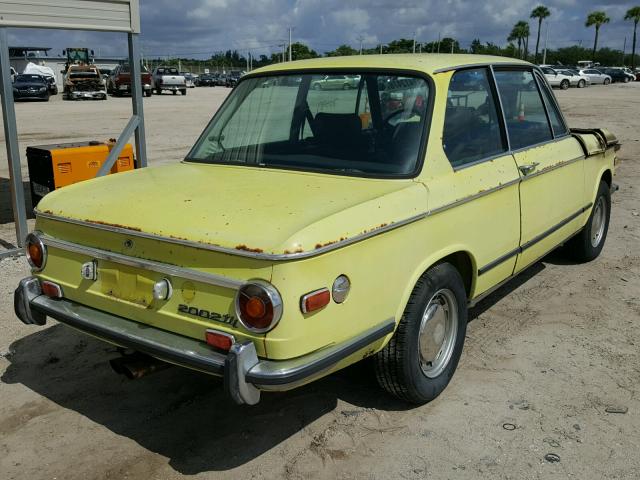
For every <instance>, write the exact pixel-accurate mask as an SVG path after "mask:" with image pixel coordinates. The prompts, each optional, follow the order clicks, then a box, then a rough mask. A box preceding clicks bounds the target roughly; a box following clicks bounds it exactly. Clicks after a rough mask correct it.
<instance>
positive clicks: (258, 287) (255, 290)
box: [236, 280, 282, 333]
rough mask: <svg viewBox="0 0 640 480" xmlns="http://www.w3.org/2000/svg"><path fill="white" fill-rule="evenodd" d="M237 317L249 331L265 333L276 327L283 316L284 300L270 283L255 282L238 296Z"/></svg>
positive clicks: (248, 284)
mask: <svg viewBox="0 0 640 480" xmlns="http://www.w3.org/2000/svg"><path fill="white" fill-rule="evenodd" d="M236 315H237V316H238V320H240V322H241V323H242V325H244V327H245V328H246V329H247V330H250V331H252V332H255V333H264V332H268V331H269V330H271V329H272V328H273V327H275V326H276V325H277V323H278V321H280V317H281V316H282V298H281V297H280V294H279V293H278V291H277V290H276V289H275V287H274V286H273V285H271V284H270V283H267V282H264V281H261V280H254V281H251V282H250V283H247V284H245V285H243V286H242V287H241V288H240V290H238V293H237V295H236Z"/></svg>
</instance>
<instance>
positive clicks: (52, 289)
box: [40, 280, 62, 298]
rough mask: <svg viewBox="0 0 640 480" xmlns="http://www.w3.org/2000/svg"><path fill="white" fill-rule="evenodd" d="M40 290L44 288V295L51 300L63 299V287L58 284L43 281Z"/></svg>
mask: <svg viewBox="0 0 640 480" xmlns="http://www.w3.org/2000/svg"><path fill="white" fill-rule="evenodd" d="M40 288H42V293H44V294H45V295H46V296H47V297H49V298H62V287H61V286H60V285H58V284H57V283H53V282H50V281H48V280H43V281H42V282H40Z"/></svg>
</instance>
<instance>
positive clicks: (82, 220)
mask: <svg viewBox="0 0 640 480" xmlns="http://www.w3.org/2000/svg"><path fill="white" fill-rule="evenodd" d="M336 71H340V72H342V73H341V75H342V76H344V77H345V78H348V76H349V75H354V76H356V75H359V76H361V81H360V82H359V83H358V88H353V89H351V90H350V91H348V92H342V91H341V92H338V91H329V90H328V91H326V92H324V94H323V95H318V94H317V92H316V91H314V90H312V89H310V87H311V86H312V85H315V84H316V82H318V81H320V80H322V79H326V78H327V77H328V76H334V75H336V73H335V72H336ZM291 74H295V75H296V76H299V77H301V79H302V80H301V82H300V83H299V84H298V86H297V87H292V88H280V89H279V90H278V95H277V97H276V96H274V90H273V89H270V88H262V85H263V83H264V82H265V81H266V80H268V79H274V80H275V81H274V82H273V83H274V84H275V85H279V84H280V83H281V79H282V78H283V77H285V76H288V75H291ZM343 82H344V80H343ZM378 85H387V86H388V88H387V89H385V90H384V92H383V93H384V94H385V95H386V97H385V98H384V99H383V96H381V95H380V91H379V88H378ZM498 94H499V97H498ZM276 100H277V101H276ZM387 100H389V102H388V103H386V101H387ZM391 100H392V102H391ZM383 103H384V104H383ZM283 105H288V106H289V107H290V108H289V107H288V108H286V109H285V108H283ZM618 147H619V145H618V142H617V140H616V138H615V136H614V135H612V134H611V133H609V132H607V131H606V130H603V129H583V130H575V129H574V130H570V129H569V128H568V126H567V123H566V121H565V119H564V117H563V115H562V113H561V111H560V108H559V106H558V104H557V102H556V99H555V97H554V95H553V92H552V91H551V88H550V87H549V85H548V83H547V82H546V80H545V79H544V75H543V73H542V72H541V71H540V70H539V69H538V68H537V67H535V66H533V65H531V64H530V63H527V62H524V61H518V60H514V59H509V58H500V57H487V56H481V55H456V56H444V55H432V56H428V55H422V56H418V55H397V56H394V55H384V56H382V55H380V56H373V55H372V56H368V57H336V58H323V59H314V60H310V61H299V62H295V63H287V64H284V66H283V65H282V64H276V65H271V66H268V67H265V68H261V69H258V70H256V71H254V72H251V73H249V74H247V75H246V76H244V77H243V78H242V79H241V80H240V82H239V84H238V86H237V87H236V88H235V89H234V90H233V92H232V93H231V94H230V96H229V99H228V101H226V102H224V104H223V105H222V106H221V108H220V110H218V112H217V113H216V114H215V116H214V118H213V120H212V121H211V122H210V123H209V124H208V125H207V126H206V127H205V129H204V131H203V133H202V135H201V136H200V138H199V139H198V140H197V141H196V143H195V145H194V147H193V148H192V150H191V151H190V152H189V154H188V155H187V157H186V158H185V159H184V161H182V162H173V163H171V164H168V165H164V166H159V167H151V168H143V169H139V170H134V171H132V172H127V173H121V174H117V175H108V176H104V177H99V178H97V179H93V180H88V181H85V182H81V183H77V184H75V185H72V186H69V187H65V188H64V189H59V190H55V191H53V192H52V193H50V194H48V195H47V196H45V197H44V198H43V199H42V200H41V201H40V203H39V205H38V207H37V210H36V223H35V228H36V230H35V231H34V232H32V233H31V234H29V236H28V237H27V239H26V244H27V246H26V254H27V260H28V261H29V262H30V265H31V268H32V272H33V273H32V274H31V275H30V276H29V277H27V278H25V279H23V280H22V281H21V282H20V284H19V286H18V288H17V290H16V292H15V298H14V305H15V310H16V314H17V316H18V317H19V318H20V319H21V320H22V321H23V322H24V323H28V324H38V325H42V324H44V323H45V321H46V317H47V316H48V317H51V318H54V319H56V320H58V321H60V322H62V323H64V324H67V325H70V326H72V327H74V328H75V329H76V330H80V331H84V332H86V333H88V334H90V335H91V336H92V337H95V338H98V339H102V340H104V341H107V342H109V343H112V344H115V345H118V346H120V347H123V348H122V349H121V353H122V352H124V356H122V357H120V358H117V359H114V360H113V362H112V365H113V366H114V368H115V369H116V370H117V371H120V372H124V373H127V372H128V374H129V375H130V376H131V377H138V376H141V375H143V374H145V373H149V372H151V371H153V370H154V369H156V368H155V367H156V366H157V365H158V363H159V361H158V360H156V359H161V360H165V361H168V362H170V363H173V364H177V365H182V366H185V367H189V368H192V369H195V370H198V371H201V372H205V373H209V374H212V375H218V376H223V377H224V388H225V389H226V391H227V392H228V393H229V395H230V396H231V398H233V399H234V400H235V401H236V402H238V403H247V404H255V403H257V402H258V401H259V399H260V392H261V391H262V390H269V391H270V390H288V389H292V388H295V387H297V386H299V385H302V384H305V383H308V382H310V381H312V380H315V379H317V378H320V377H322V376H325V375H327V374H329V373H331V372H333V371H336V370H338V369H340V368H343V367H345V366H347V365H349V364H352V363H354V362H357V361H359V360H361V359H364V358H368V357H371V359H372V365H373V367H374V368H375V371H376V376H377V378H378V380H379V382H380V384H381V386H382V387H383V388H384V389H386V390H387V391H389V392H390V393H392V394H394V395H396V396H398V397H400V398H402V399H403V400H405V401H408V402H413V403H416V404H421V403H425V402H428V401H430V400H432V399H434V398H435V397H436V396H438V395H439V394H440V393H441V392H442V391H443V390H444V388H445V387H446V386H447V384H448V383H449V381H450V379H451V378H452V376H453V374H454V371H455V370H456V366H457V364H458V360H459V359H460V355H461V353H462V348H463V344H464V342H465V338H466V328H467V320H468V313H467V312H468V307H469V305H470V304H474V303H475V302H477V301H479V300H480V299H481V298H483V297H484V296H486V295H487V294H489V293H490V292H492V291H494V289H495V288H497V287H498V286H499V285H501V284H503V283H504V282H506V281H508V280H510V279H512V278H513V277H514V275H517V274H518V273H519V272H522V271H524V270H525V269H526V268H527V267H528V266H529V265H532V264H534V263H535V262H537V261H538V259H539V258H541V257H543V256H544V255H546V254H547V253H548V252H549V251H551V250H553V249H554V248H556V247H557V246H559V245H563V244H564V245H565V247H566V248H565V250H564V252H566V253H567V254H569V255H570V256H571V257H572V258H573V259H574V260H576V261H579V262H584V261H589V260H592V259H594V258H596V257H597V256H598V255H599V254H600V252H601V250H602V247H603V245H604V243H605V239H606V236H607V230H608V226H609V216H610V209H611V198H610V195H611V193H612V192H613V191H615V184H614V183H613V175H614V170H615V165H616V164H617V160H616V150H617V149H618ZM114 192H118V195H114ZM142 200H143V201H142ZM572 275H575V272H572V271H571V270H567V271H566V272H565V278H564V279H563V281H569V280H570V279H569V277H571V276H572ZM470 340H471V341H473V337H471V339H470ZM42 348H51V347H50V346H46V345H44V344H43V345H42ZM56 348H60V349H64V348H65V345H64V343H60V344H57V345H56ZM540 348H549V345H541V346H540ZM131 350H134V351H137V352H142V353H143V354H146V355H142V354H140V353H138V354H136V355H134V356H131V355H130V354H127V353H126V352H127V351H131ZM552 353H553V352H552V351H551V350H549V354H552ZM82 356H83V352H79V353H78V354H77V355H76V357H77V358H76V360H77V361H78V362H82V361H83V360H82V358H81V357H82ZM587 366H588V365H587V364H586V363H585V368H586V367H587ZM33 368H37V367H36V366H35V365H34V366H33ZM461 388H464V386H462V387H461Z"/></svg>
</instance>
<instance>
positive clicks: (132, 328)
mask: <svg viewBox="0 0 640 480" xmlns="http://www.w3.org/2000/svg"><path fill="white" fill-rule="evenodd" d="M14 307H15V312H16V315H17V316H18V318H19V319H20V320H21V321H22V322H23V323H26V324H37V325H44V323H45V321H46V317H47V316H49V317H51V318H54V319H56V320H58V321H59V322H61V323H65V324H67V325H69V326H71V327H73V328H76V329H78V330H80V331H82V332H84V333H87V334H89V335H92V336H94V337H97V338H99V339H101V340H104V341H107V342H109V343H113V344H115V345H118V346H121V347H125V348H130V349H133V350H137V351H139V352H143V353H146V354H148V355H151V356H153V357H156V358H159V359H160V360H164V361H166V362H169V363H172V364H175V365H179V366H182V367H186V368H191V369H194V370H199V371H201V372H205V373H208V374H211V375H217V376H222V377H224V384H225V389H226V391H227V392H228V394H229V395H230V396H231V398H232V399H233V400H234V401H236V402H237V403H240V404H243V403H246V404H249V405H254V404H256V403H258V401H259V400H260V391H261V390H290V389H292V388H295V387H297V386H299V385H301V384H304V383H307V382H309V381H311V380H314V379H316V378H319V377H322V376H323V375H324V374H326V373H327V371H329V370H330V369H331V368H332V367H333V366H334V365H336V364H337V363H338V362H340V361H341V360H343V359H345V358H347V357H349V356H351V355H353V354H355V353H358V352H359V351H360V350H363V349H365V348H367V347H369V346H370V345H372V344H374V343H376V342H378V341H379V340H381V339H382V338H384V337H386V336H387V335H389V334H391V333H393V331H394V329H395V321H394V319H389V320H386V321H384V322H382V323H380V324H379V325H377V326H376V327H374V328H372V329H370V330H368V331H366V332H364V333H362V334H361V335H359V336H357V337H355V338H353V339H351V340H349V341H348V342H344V343H341V344H337V345H331V346H329V347H325V348H323V349H321V350H318V351H315V352H313V353H310V354H307V355H304V356H302V357H298V358H295V359H291V360H265V359H259V358H258V356H257V354H256V349H255V346H254V344H253V343H252V342H245V343H236V344H234V345H233V346H232V347H231V350H230V351H229V352H228V353H227V354H224V353H220V352H218V351H216V350H214V349H213V348H211V347H210V346H209V345H207V344H206V343H205V342H203V341H198V340H196V339H193V338H189V337H184V336H182V335H178V334H176V333H172V332H168V331H166V330H161V329H159V328H155V327H151V326H149V325H145V324H142V323H138V322H135V321H133V320H129V319H126V318H123V317H119V316H117V315H112V314H110V313H106V312H103V311H101V310H96V309H94V308H91V307H87V306H84V305H80V304H78V303H75V302H72V301H69V300H67V299H64V298H62V299H51V298H49V297H47V296H45V295H43V294H42V291H41V289H40V282H39V281H38V279H37V278H35V277H27V278H25V279H23V280H22V281H21V282H20V284H19V286H18V288H17V289H16V291H15V294H14Z"/></svg>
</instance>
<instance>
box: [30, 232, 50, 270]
mask: <svg viewBox="0 0 640 480" xmlns="http://www.w3.org/2000/svg"><path fill="white" fill-rule="evenodd" d="M41 235H42V234H41V233H40V232H39V231H37V230H36V231H33V232H31V233H30V234H29V235H27V238H26V241H25V254H26V256H27V261H28V262H29V265H31V268H32V269H33V271H35V272H39V271H40V270H42V269H43V268H44V266H45V265H46V263H47V247H45V245H44V242H43V241H42V239H41V238H40V236H41Z"/></svg>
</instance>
